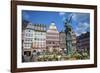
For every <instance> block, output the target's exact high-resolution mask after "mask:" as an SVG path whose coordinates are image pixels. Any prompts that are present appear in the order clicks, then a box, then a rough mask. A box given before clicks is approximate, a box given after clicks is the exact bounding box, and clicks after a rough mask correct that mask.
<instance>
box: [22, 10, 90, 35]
mask: <svg viewBox="0 0 100 73" xmlns="http://www.w3.org/2000/svg"><path fill="white" fill-rule="evenodd" d="M71 15H72V20H71V22H70V23H71V25H72V28H73V30H74V31H75V33H76V34H77V35H80V34H81V33H85V32H87V31H90V14H89V13H76V12H51V11H49V12H48V11H30V10H22V19H23V20H28V21H30V22H32V23H33V24H46V25H47V26H48V27H49V25H50V24H51V22H55V24H56V27H57V29H58V31H59V32H60V31H61V30H62V29H63V27H64V21H65V19H68V18H69V17H70V16H71Z"/></svg>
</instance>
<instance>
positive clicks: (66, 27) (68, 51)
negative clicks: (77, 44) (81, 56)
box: [64, 17, 72, 55]
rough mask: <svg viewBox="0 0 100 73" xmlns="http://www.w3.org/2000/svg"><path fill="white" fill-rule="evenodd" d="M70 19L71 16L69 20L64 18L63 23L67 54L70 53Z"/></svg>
mask: <svg viewBox="0 0 100 73" xmlns="http://www.w3.org/2000/svg"><path fill="white" fill-rule="evenodd" d="M70 20H71V17H70V19H69V20H68V19H66V20H65V23H64V27H65V35H66V50H67V55H69V54H72V36H71V31H72V27H71V24H70Z"/></svg>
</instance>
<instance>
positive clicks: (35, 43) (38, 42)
mask: <svg viewBox="0 0 100 73" xmlns="http://www.w3.org/2000/svg"><path fill="white" fill-rule="evenodd" d="M22 49H23V55H25V54H28V55H31V54H32V52H33V51H34V50H35V51H42V50H43V49H46V25H44V24H32V23H28V24H27V26H26V28H24V30H22Z"/></svg>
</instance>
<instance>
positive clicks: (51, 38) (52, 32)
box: [46, 22, 60, 49]
mask: <svg viewBox="0 0 100 73" xmlns="http://www.w3.org/2000/svg"><path fill="white" fill-rule="evenodd" d="M59 46H60V44H59V32H58V30H57V28H56V26H55V23H54V22H52V23H51V24H50V26H49V28H48V30H47V33H46V48H47V49H49V48H54V49H56V48H59Z"/></svg>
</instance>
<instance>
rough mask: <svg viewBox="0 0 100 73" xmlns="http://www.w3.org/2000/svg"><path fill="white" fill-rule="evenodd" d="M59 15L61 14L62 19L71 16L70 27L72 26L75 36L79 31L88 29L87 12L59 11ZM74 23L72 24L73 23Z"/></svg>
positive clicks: (88, 16)
mask: <svg viewBox="0 0 100 73" xmlns="http://www.w3.org/2000/svg"><path fill="white" fill-rule="evenodd" d="M59 15H60V16H62V21H65V19H66V18H67V19H68V18H69V17H70V16H72V27H73V26H74V31H75V32H76V34H77V36H78V35H80V34H81V33H86V32H87V31H90V14H89V13H75V12H68V13H67V12H66V13H65V12H60V13H59ZM73 24H74V25H73Z"/></svg>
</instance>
